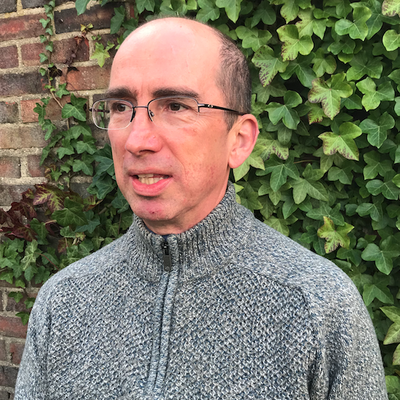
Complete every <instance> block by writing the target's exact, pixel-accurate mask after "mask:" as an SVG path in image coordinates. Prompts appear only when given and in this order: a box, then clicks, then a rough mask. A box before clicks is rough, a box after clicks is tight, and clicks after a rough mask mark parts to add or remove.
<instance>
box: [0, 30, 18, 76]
mask: <svg viewBox="0 0 400 400" xmlns="http://www.w3.org/2000/svg"><path fill="white" fill-rule="evenodd" d="M0 35H1V34H0ZM0 51H1V52H2V54H6V55H7V56H6V57H0V68H3V69H4V68H15V67H18V50H17V46H6V47H1V48H0Z"/></svg>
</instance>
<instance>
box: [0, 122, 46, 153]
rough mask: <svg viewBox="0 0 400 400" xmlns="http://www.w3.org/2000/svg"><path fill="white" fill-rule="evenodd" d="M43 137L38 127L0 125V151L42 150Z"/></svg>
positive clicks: (44, 144)
mask: <svg viewBox="0 0 400 400" xmlns="http://www.w3.org/2000/svg"><path fill="white" fill-rule="evenodd" d="M44 135H45V134H44V132H43V131H42V129H41V127H40V126H39V125H28V126H24V125H22V126H18V125H8V126H7V125H0V149H24V148H43V147H45V146H46V144H47V143H46V141H45V140H44Z"/></svg>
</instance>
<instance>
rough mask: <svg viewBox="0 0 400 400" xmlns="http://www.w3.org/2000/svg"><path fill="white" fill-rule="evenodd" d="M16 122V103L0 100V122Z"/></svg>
mask: <svg viewBox="0 0 400 400" xmlns="http://www.w3.org/2000/svg"><path fill="white" fill-rule="evenodd" d="M14 122H18V103H12V102H7V101H0V124H12V123H14Z"/></svg>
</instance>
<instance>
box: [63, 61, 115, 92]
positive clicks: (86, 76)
mask: <svg viewBox="0 0 400 400" xmlns="http://www.w3.org/2000/svg"><path fill="white" fill-rule="evenodd" d="M110 70H111V67H110V65H106V66H104V67H103V68H100V67H99V66H93V67H79V68H78V70H77V71H70V72H68V74H67V75H66V74H63V76H62V77H61V79H60V82H61V83H65V82H68V85H67V89H68V90H90V89H106V88H107V87H108V82H109V80H110Z"/></svg>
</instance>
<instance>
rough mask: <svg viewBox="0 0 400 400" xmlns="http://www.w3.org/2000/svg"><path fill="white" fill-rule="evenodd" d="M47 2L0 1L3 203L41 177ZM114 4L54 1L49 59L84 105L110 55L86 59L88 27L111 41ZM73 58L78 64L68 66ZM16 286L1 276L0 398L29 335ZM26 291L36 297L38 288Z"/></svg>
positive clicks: (97, 88)
mask: <svg viewBox="0 0 400 400" xmlns="http://www.w3.org/2000/svg"><path fill="white" fill-rule="evenodd" d="M44 4H45V1H43V0H0V207H3V208H5V209H7V208H8V207H9V206H10V204H11V203H12V202H14V201H18V200H20V198H21V197H20V196H21V193H22V192H24V191H25V190H27V189H28V188H29V187H32V186H33V185H34V184H36V183H42V182H44V181H45V178H44V169H43V167H41V166H40V165H39V160H40V157H41V151H42V148H43V147H44V146H45V145H46V142H45V140H44V134H43V133H42V131H41V128H40V126H39V125H38V123H37V115H36V114H35V113H34V112H33V108H34V107H35V103H36V102H38V101H39V100H40V98H42V97H49V93H48V92H47V90H46V89H45V88H44V86H45V85H46V83H47V82H46V78H43V77H42V76H41V74H40V73H39V66H40V61H39V54H40V53H41V52H43V51H44V49H43V45H42V44H41V43H40V38H39V36H40V35H41V34H44V29H43V27H42V25H41V23H40V22H39V20H40V19H41V18H46V16H45V11H44V7H43V5H44ZM126 7H129V5H128V4H126ZM113 8H114V6H113V5H107V6H105V7H100V6H99V5H98V3H95V2H94V3H91V4H90V9H89V10H88V11H87V12H86V13H85V14H83V15H81V16H77V13H76V11H75V8H74V2H73V1H72V2H71V1H70V2H66V1H63V0H56V8H55V15H54V21H53V22H52V24H53V29H54V32H55V36H53V38H52V41H53V42H54V52H53V55H52V61H53V62H54V63H55V64H56V66H57V68H59V69H60V70H61V71H62V72H63V75H62V76H61V77H59V78H57V79H58V81H59V82H58V83H62V82H67V83H68V86H67V88H68V89H69V90H71V91H74V93H75V94H76V95H79V96H82V97H86V98H87V99H88V100H89V104H91V103H92V101H93V98H94V97H95V98H96V96H99V95H100V94H101V93H102V92H103V91H104V89H105V88H106V87H107V84H108V78H109V71H110V61H109V60H108V63H106V65H105V66H104V67H103V68H100V67H98V66H97V63H96V61H95V60H91V59H90V56H91V54H92V52H93V50H94V44H93V41H92V40H91V34H95V35H97V34H101V35H102V37H103V40H104V42H107V40H110V39H112V40H115V38H111V37H110V36H109V35H108V33H109V26H110V19H111V17H112V15H113ZM127 11H129V12H130V13H131V12H132V11H131V10H127ZM89 23H92V24H93V30H92V31H91V33H89V34H88V35H87V38H88V40H76V39H75V38H76V37H80V36H81V32H80V30H81V24H84V25H87V24H89ZM71 55H72V58H71ZM72 59H73V64H72V65H73V66H74V67H75V68H76V69H73V70H72V71H70V72H68V64H70V63H71V60H72ZM48 115H49V116H50V117H51V118H52V119H53V120H57V119H58V118H60V115H61V110H60V108H59V107H58V105H57V104H56V103H55V102H54V101H51V102H50V104H49V106H48ZM56 123H57V122H56ZM59 123H61V122H59ZM94 135H95V137H96V139H97V142H98V144H99V145H102V144H103V143H104V141H105V140H107V139H106V137H105V135H104V133H102V132H94ZM85 183H86V184H87V178H76V179H75V181H74V184H75V185H76V186H77V187H78V186H79V185H80V184H82V185H84V184H85ZM75 190H76V188H75ZM15 290H16V289H15V288H13V287H11V286H10V285H9V284H7V283H6V282H4V281H0V400H3V399H9V398H11V399H12V398H13V392H14V385H15V379H16V375H17V372H18V364H19V362H20V359H21V354H22V351H23V345H24V338H25V335H26V327H25V326H23V325H22V323H21V322H20V320H19V318H17V317H15V313H16V312H18V311H20V309H21V305H20V304H16V303H15V302H14V300H13V299H12V298H10V297H8V293H9V292H10V291H15ZM17 290H20V289H17ZM29 291H30V292H31V293H30V296H34V295H35V294H36V293H37V291H38V289H37V288H29Z"/></svg>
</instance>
